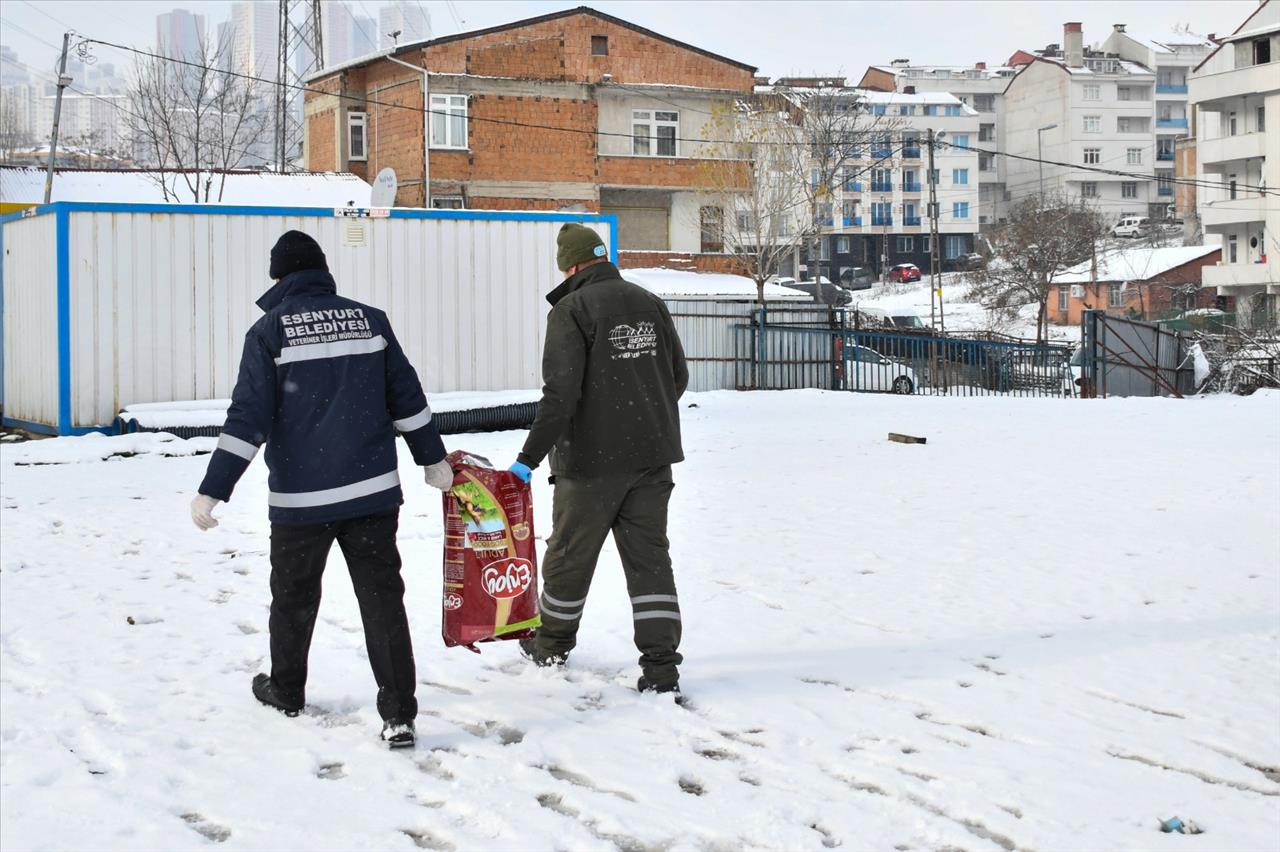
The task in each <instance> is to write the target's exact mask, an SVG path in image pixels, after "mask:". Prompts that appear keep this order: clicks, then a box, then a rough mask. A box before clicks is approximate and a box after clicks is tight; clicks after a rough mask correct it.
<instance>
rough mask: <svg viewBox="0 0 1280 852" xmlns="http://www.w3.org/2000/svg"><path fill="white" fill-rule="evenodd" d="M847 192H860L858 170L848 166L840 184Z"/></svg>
mask: <svg viewBox="0 0 1280 852" xmlns="http://www.w3.org/2000/svg"><path fill="white" fill-rule="evenodd" d="M840 185H841V187H842V188H843V189H844V191H845V192H857V191H858V170H857V169H855V168H851V167H849V166H846V167H845V169H844V179H843V180H842V181H841V182H840Z"/></svg>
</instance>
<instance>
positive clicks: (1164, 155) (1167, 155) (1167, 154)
mask: <svg viewBox="0 0 1280 852" xmlns="http://www.w3.org/2000/svg"><path fill="white" fill-rule="evenodd" d="M1156 159H1157V160H1166V161H1167V160H1172V159H1173V152H1172V151H1156Z"/></svg>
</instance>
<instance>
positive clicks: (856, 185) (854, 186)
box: [844, 180, 862, 192]
mask: <svg viewBox="0 0 1280 852" xmlns="http://www.w3.org/2000/svg"><path fill="white" fill-rule="evenodd" d="M844 191H845V192H862V181H860V180H847V181H845V182H844Z"/></svg>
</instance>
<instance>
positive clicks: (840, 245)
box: [836, 237, 849, 254]
mask: <svg viewBox="0 0 1280 852" xmlns="http://www.w3.org/2000/svg"><path fill="white" fill-rule="evenodd" d="M848 253H849V238H848V237H836V254H848Z"/></svg>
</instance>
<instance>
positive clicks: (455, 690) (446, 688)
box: [419, 680, 475, 695]
mask: <svg viewBox="0 0 1280 852" xmlns="http://www.w3.org/2000/svg"><path fill="white" fill-rule="evenodd" d="M419 683H421V684H422V685H423V686H429V687H431V688H432V689H438V690H440V691H441V692H447V693H449V694H450V695H474V694H475V693H473V692H472V691H471V690H469V689H466V688H464V687H461V686H450V685H449V684H447V683H437V682H436V681H434V680H423V681H419Z"/></svg>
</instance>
